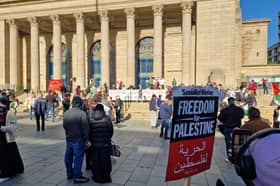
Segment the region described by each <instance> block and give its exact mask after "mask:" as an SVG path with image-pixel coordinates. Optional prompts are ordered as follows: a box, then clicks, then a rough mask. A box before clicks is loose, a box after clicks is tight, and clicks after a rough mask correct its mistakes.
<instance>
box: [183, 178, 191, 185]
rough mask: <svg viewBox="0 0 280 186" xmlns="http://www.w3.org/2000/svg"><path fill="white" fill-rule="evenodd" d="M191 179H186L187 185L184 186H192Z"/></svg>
mask: <svg viewBox="0 0 280 186" xmlns="http://www.w3.org/2000/svg"><path fill="white" fill-rule="evenodd" d="M191 178H192V177H189V178H186V179H185V185H184V186H191Z"/></svg>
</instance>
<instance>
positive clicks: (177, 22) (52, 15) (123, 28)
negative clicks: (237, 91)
mask: <svg viewBox="0 0 280 186" xmlns="http://www.w3.org/2000/svg"><path fill="white" fill-rule="evenodd" d="M269 21H270V20H269V19H260V20H251V21H242V20H241V10H240V2H239V0H118V1H117V0H2V1H1V2H0V71H1V73H0V85H1V86H2V87H7V86H10V87H11V86H12V87H18V88H25V89H41V90H46V89H47V87H48V80H49V79H62V80H63V83H64V84H65V85H66V84H68V83H69V81H70V78H73V79H75V84H74V85H80V86H81V87H86V86H87V84H88V83H89V80H90V79H95V81H96V83H97V84H100V83H104V82H107V83H109V84H110V85H112V84H113V83H114V82H116V81H120V80H121V81H123V82H124V83H125V84H126V86H128V85H134V86H137V85H138V84H140V83H141V84H143V86H144V87H145V86H146V83H147V80H148V78H149V77H150V76H154V77H164V78H165V80H166V84H171V81H172V80H173V78H175V79H176V80H177V82H178V84H179V83H180V82H183V83H184V84H197V85H201V84H205V83H207V80H208V79H209V78H211V81H215V82H217V83H222V84H224V85H225V86H227V87H234V86H236V85H238V84H239V83H240V81H242V80H243V79H244V78H248V77H250V76H262V75H264V74H265V75H273V74H274V73H277V71H278V72H279V70H280V69H279V67H277V68H278V69H277V68H276V69H275V68H274V69H272V68H271V67H270V66H269V65H267V24H268V23H269ZM211 72H212V73H211ZM210 74H211V77H209V75H210Z"/></svg>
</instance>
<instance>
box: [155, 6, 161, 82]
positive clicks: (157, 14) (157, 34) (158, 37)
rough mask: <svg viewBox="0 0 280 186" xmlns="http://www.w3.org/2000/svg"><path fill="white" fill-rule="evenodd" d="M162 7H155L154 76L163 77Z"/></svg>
mask: <svg viewBox="0 0 280 186" xmlns="http://www.w3.org/2000/svg"><path fill="white" fill-rule="evenodd" d="M162 9H163V6H162V5H158V6H153V10H154V49H153V50H154V76H155V77H162V76H163V74H162V68H163V63H162V59H163V58H162Z"/></svg>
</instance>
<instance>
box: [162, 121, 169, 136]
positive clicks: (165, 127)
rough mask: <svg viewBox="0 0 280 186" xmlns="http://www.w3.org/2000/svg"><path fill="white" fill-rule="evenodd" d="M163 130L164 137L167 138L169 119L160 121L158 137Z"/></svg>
mask: <svg viewBox="0 0 280 186" xmlns="http://www.w3.org/2000/svg"><path fill="white" fill-rule="evenodd" d="M163 129H165V130H164V137H165V138H167V137H168V129H169V119H162V121H161V128H160V137H162V135H163Z"/></svg>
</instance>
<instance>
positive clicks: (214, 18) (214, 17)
mask: <svg viewBox="0 0 280 186" xmlns="http://www.w3.org/2000/svg"><path fill="white" fill-rule="evenodd" d="M235 19H236V1H235V0H215V1H201V2H198V3H197V63H196V67H197V75H196V78H197V84H198V85H200V84H206V83H207V80H208V76H209V74H210V72H213V76H212V77H211V81H214V82H217V83H222V84H224V85H225V86H227V87H234V86H235V84H236V79H235V74H234V68H235V55H236V54H235V49H236V43H235V36H236V35H235V25H236V20H235Z"/></svg>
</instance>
